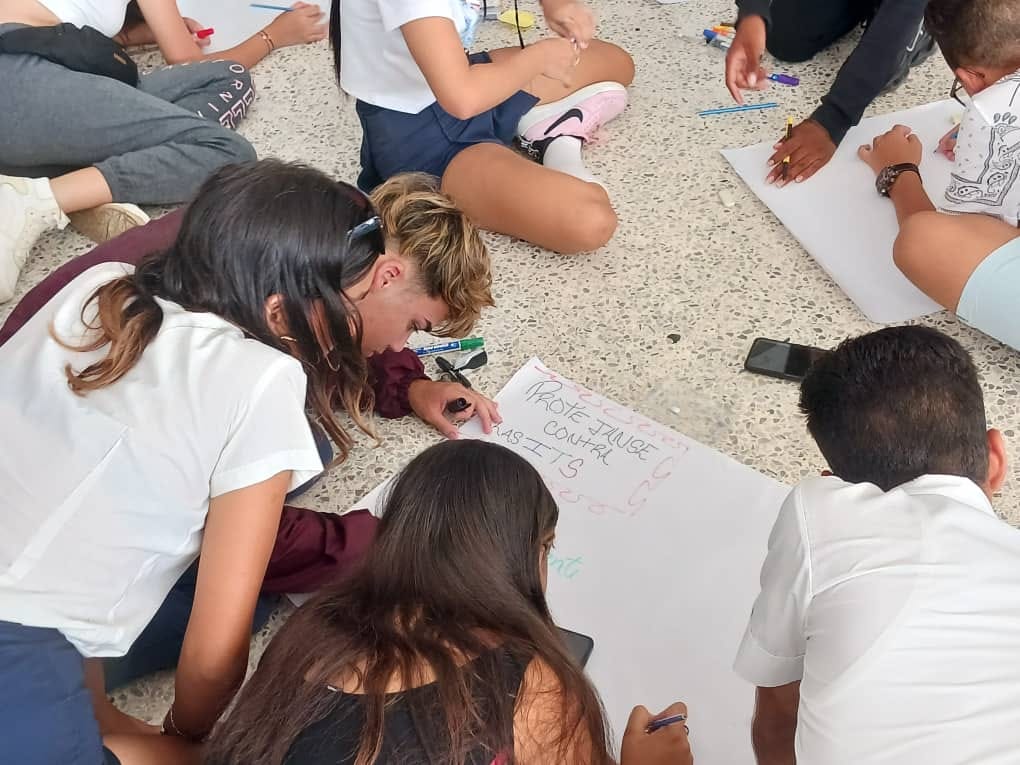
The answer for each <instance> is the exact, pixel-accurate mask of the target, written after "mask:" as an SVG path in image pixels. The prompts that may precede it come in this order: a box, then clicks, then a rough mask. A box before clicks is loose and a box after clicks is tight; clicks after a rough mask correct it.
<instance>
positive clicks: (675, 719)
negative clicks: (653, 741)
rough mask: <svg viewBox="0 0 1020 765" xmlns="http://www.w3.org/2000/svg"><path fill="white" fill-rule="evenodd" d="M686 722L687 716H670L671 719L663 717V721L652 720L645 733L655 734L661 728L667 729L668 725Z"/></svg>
mask: <svg viewBox="0 0 1020 765" xmlns="http://www.w3.org/2000/svg"><path fill="white" fill-rule="evenodd" d="M685 722H687V715H670V716H669V717H663V718H662V719H661V720H652V722H650V723H649V724H648V727H647V728H645V733H655V731H657V730H658V729H659V728H665V727H666V726H667V725H674V724H675V723H685Z"/></svg>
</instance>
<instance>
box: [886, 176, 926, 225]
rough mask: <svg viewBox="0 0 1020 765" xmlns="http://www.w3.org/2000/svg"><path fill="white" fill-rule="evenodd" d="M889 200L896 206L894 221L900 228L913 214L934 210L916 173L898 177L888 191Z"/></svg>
mask: <svg viewBox="0 0 1020 765" xmlns="http://www.w3.org/2000/svg"><path fill="white" fill-rule="evenodd" d="M889 198H890V199H891V200H892V202H893V204H894V205H895V206H896V221H897V223H899V225H901V226H902V225H903V223H904V221H906V220H907V218H909V217H910V216H911V215H913V214H914V213H919V212H931V211H934V210H935V205H933V204H932V203H931V200H930V199H929V198H928V193H927V192H926V191H925V190H924V186H923V185H921V177H920V176H919V175H918V174H917V173H912V172H907V173H903V174H902V175H900V177H899V178H897V179H896V182H895V183H894V184H893V187H892V188H891V189H890V190H889Z"/></svg>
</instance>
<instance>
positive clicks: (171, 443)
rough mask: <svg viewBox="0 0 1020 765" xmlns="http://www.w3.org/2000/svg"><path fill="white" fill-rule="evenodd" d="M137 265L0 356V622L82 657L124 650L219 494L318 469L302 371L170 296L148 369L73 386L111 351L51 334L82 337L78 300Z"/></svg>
mask: <svg viewBox="0 0 1020 765" xmlns="http://www.w3.org/2000/svg"><path fill="white" fill-rule="evenodd" d="M130 271H131V267H130V266H127V265H124V264H120V263H106V264H102V265H98V266H95V267H93V268H91V269H89V270H88V271H86V272H84V273H83V274H81V275H80V276H78V277H77V278H75V279H74V280H73V281H72V282H71V283H69V284H68V285H67V286H66V287H65V288H64V289H63V290H61V291H60V292H59V293H58V294H57V295H56V296H55V297H54V298H53V299H52V300H50V301H49V302H48V303H46V305H45V306H43V307H42V308H41V309H40V310H39V311H38V312H37V313H36V314H35V315H34V316H33V317H32V318H31V319H30V320H29V321H28V322H27V323H26V324H25V325H24V326H23V327H22V328H21V330H20V331H19V332H18V333H17V334H15V335H14V336H13V337H12V338H11V339H10V340H9V341H8V342H7V343H6V344H5V345H4V346H3V348H2V349H0V423H3V432H4V442H5V450H4V451H5V453H4V456H3V459H2V460H0V497H2V498H3V499H2V501H0V528H2V529H3V533H2V534H0V621H9V622H19V623H21V624H25V625H29V626H34V627H50V628H55V629H58V630H60V631H61V632H62V633H63V634H64V635H65V636H66V637H67V639H68V640H69V641H70V642H71V643H72V644H73V645H74V646H75V647H76V648H77V649H78V650H79V651H80V652H81V653H82V654H83V655H84V656H119V655H123V654H124V653H125V652H126V651H127V650H128V648H129V647H130V646H131V644H132V642H133V641H134V640H135V638H136V637H137V636H138V634H139V633H140V632H141V631H142V629H143V628H144V627H145V626H146V624H148V622H149V620H150V619H151V617H152V616H153V614H154V613H155V612H156V610H157V609H158V607H159V606H160V605H161V603H162V602H163V599H164V598H165V597H166V595H167V593H168V592H169V591H170V588H171V587H172V586H173V584H174V583H175V582H176V581H177V579H178V578H179V577H180V575H181V574H182V573H183V572H184V570H185V569H186V568H187V567H188V566H189V565H190V564H191V563H192V562H193V561H194V560H195V558H196V557H197V555H198V553H199V548H200V546H201V543H202V531H203V528H204V526H205V519H206V513H207V511H208V508H209V501H210V499H211V498H214V497H218V496H220V495H222V494H226V493H227V492H230V491H234V490H236V489H241V488H244V487H247V486H252V485H254V484H257V483H260V482H262V481H265V480H267V479H269V478H271V477H272V476H274V475H276V474H278V473H280V472H283V471H292V478H291V482H290V487H291V488H296V487H297V486H299V485H300V484H302V483H304V482H305V481H307V480H309V479H310V478H312V477H314V476H315V475H316V474H317V473H319V472H320V471H321V469H322V463H321V461H320V459H319V456H318V452H317V450H316V447H315V442H314V439H313V438H312V434H311V430H310V428H309V426H308V422H307V420H306V418H305V387H306V379H305V374H304V371H303V370H302V368H301V366H300V364H299V363H298V362H297V361H296V360H295V359H293V358H291V357H290V356H287V355H286V354H284V353H281V352H280V351H278V350H276V349H273V348H270V347H269V346H266V345H264V344H263V343H260V342H258V341H256V340H251V339H247V338H245V336H244V334H243V332H242V331H241V330H240V329H238V328H237V327H236V326H234V325H232V324H230V323H229V322H227V321H225V320H223V319H221V318H219V317H218V316H214V315H212V314H208V313H194V312H190V311H186V310H184V309H183V308H181V307H180V306H179V305H177V304H175V303H172V302H169V301H166V300H158V302H159V305H160V307H161V308H162V310H163V321H162V324H161V326H160V328H159V331H158V334H157V335H156V337H155V339H154V340H153V341H152V342H151V343H150V344H149V346H148V347H147V348H146V349H145V351H144V352H143V354H142V356H141V358H140V360H139V361H138V363H137V364H136V365H135V366H134V367H133V368H132V369H131V370H130V371H129V372H128V373H127V374H126V375H125V376H124V377H123V378H121V379H120V380H118V381H117V382H115V383H113V384H112V385H109V386H107V387H105V388H101V389H99V390H95V391H91V392H89V393H87V394H85V395H84V396H77V395H75V394H74V393H72V392H71V390H70V389H69V387H68V385H67V380H66V377H65V372H64V370H65V367H66V366H67V365H70V366H71V367H72V368H73V369H75V370H81V369H83V368H84V367H86V366H88V365H89V364H90V363H93V362H95V361H97V360H99V359H101V358H102V357H103V356H104V355H105V352H106V350H107V348H108V347H107V348H103V349H100V350H99V351H95V352H90V353H81V352H76V351H72V350H69V349H67V348H65V347H63V346H62V345H61V344H60V343H58V342H57V341H56V340H55V339H54V338H53V336H52V335H51V327H52V332H53V333H54V334H55V335H56V337H59V338H61V339H62V340H63V341H64V342H66V343H69V344H71V345H77V344H79V343H80V341H81V339H82V338H83V337H87V335H85V334H84V332H85V327H84V326H83V324H82V319H81V315H82V306H83V305H84V304H85V303H86V301H87V300H88V298H89V296H91V295H92V293H93V292H94V291H95V290H96V289H97V288H98V287H99V286H101V285H103V284H105V283H107V282H109V281H110V280H112V279H114V278H117V277H120V276H122V275H124V274H125V273H130ZM94 314H95V310H94V308H93V307H90V308H88V309H86V317H85V318H86V320H91V319H92V317H93V316H94Z"/></svg>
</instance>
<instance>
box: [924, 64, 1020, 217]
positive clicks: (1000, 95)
mask: <svg viewBox="0 0 1020 765" xmlns="http://www.w3.org/2000/svg"><path fill="white" fill-rule="evenodd" d="M1018 176H1020V71H1018V72H1014V73H1013V74H1010V75H1007V76H1006V77H1003V78H1002V79H1001V80H999V81H998V82H996V83H995V84H994V85H991V86H990V87H988V88H985V89H984V90H982V91H981V92H980V93H978V94H977V95H975V96H974V97H973V99H972V101H971V105H970V107H969V108H968V109H967V110H966V111H965V112H964V113H963V121H962V122H961V123H960V132H959V135H958V137H957V139H956V164H955V166H954V167H953V174H952V177H951V179H950V183H949V187H948V188H947V189H946V195H945V199H944V200H943V202H942V204H941V205H940V207H941V208H942V209H944V210H948V211H949V212H961V213H983V214H985V215H994V216H996V217H998V218H1001V219H1002V220H1004V221H1005V222H1006V223H1009V224H1010V225H1013V226H1016V225H1017V223H1018V221H1020V183H1017V180H1018Z"/></svg>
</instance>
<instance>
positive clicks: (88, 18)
mask: <svg viewBox="0 0 1020 765" xmlns="http://www.w3.org/2000/svg"><path fill="white" fill-rule="evenodd" d="M39 2H40V3H41V4H42V5H43V6H44V7H45V8H46V10H48V11H49V12H50V13H52V14H53V15H54V16H56V17H57V18H58V19H60V20H61V21H62V22H63V23H65V24H74V25H75V26H76V27H92V28H93V29H97V30H99V31H100V32H102V33H103V34H104V35H106V36H107V37H113V36H114V35H116V34H118V33H119V32H120V30H121V29H122V28H123V27H124V16H125V15H126V12H127V7H128V3H129V0H39Z"/></svg>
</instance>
